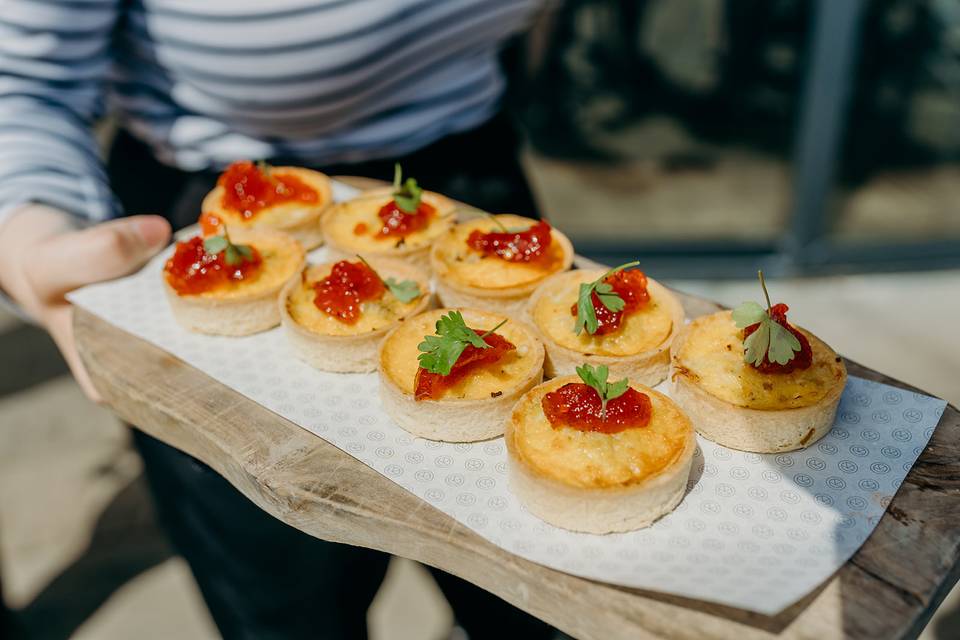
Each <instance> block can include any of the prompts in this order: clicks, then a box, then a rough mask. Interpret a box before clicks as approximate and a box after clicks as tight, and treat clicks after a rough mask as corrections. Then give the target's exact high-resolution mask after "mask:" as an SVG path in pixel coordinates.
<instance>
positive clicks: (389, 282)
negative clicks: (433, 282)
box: [280, 257, 431, 373]
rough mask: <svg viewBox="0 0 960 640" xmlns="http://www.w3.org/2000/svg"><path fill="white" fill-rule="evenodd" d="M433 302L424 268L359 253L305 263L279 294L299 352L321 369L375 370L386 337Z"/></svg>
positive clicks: (284, 321)
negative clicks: (381, 343)
mask: <svg viewBox="0 0 960 640" xmlns="http://www.w3.org/2000/svg"><path fill="white" fill-rule="evenodd" d="M430 301H431V294H430V282H429V278H428V277H427V276H426V274H424V273H423V272H422V271H419V270H417V269H415V268H414V267H411V266H410V265H408V264H406V263H403V262H400V261H398V260H390V259H387V258H370V260H369V261H367V260H366V259H364V258H359V257H358V258H355V259H353V260H341V261H339V262H327V263H324V264H318V265H312V266H308V267H306V268H305V269H304V270H303V272H302V273H301V276H300V278H295V279H294V280H292V281H291V282H289V283H288V284H287V286H286V287H285V288H284V290H283V292H282V293H281V294H280V319H281V322H282V324H283V328H284V332H285V333H286V335H287V338H288V339H289V341H290V344H291V346H292V347H293V351H294V352H295V353H296V355H297V356H298V357H300V358H302V359H303V360H305V361H306V362H307V363H309V364H311V365H313V366H314V367H316V368H317V369H321V370H323V371H339V372H354V373H359V372H366V371H375V370H376V368H377V348H378V347H379V346H380V341H381V340H382V339H383V336H385V335H386V333H387V331H389V330H390V329H392V328H393V327H395V326H396V325H397V324H399V323H400V322H403V321H404V320H406V319H407V318H409V317H411V316H414V315H416V314H418V313H420V312H421V311H424V310H425V309H427V308H428V306H429V304H430Z"/></svg>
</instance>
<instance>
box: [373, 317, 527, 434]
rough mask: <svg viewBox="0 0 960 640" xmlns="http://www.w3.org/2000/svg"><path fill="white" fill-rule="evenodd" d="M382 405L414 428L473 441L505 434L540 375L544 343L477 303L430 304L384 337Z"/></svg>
mask: <svg viewBox="0 0 960 640" xmlns="http://www.w3.org/2000/svg"><path fill="white" fill-rule="evenodd" d="M379 375H380V395H381V400H382V401H383V408H384V410H386V412H387V413H388V414H389V415H390V416H391V417H392V418H393V419H394V420H395V421H396V423H397V424H398V425H400V426H401V427H403V428H404V429H406V430H407V431H409V432H410V433H412V434H414V435H416V436H420V437H422V438H428V439H431V440H442V441H445V442H472V441H476V440H486V439H488V438H493V437H496V436H499V435H502V434H503V427H504V423H505V422H506V419H507V417H508V416H509V415H510V409H511V408H512V407H513V404H514V403H515V402H516V401H517V398H519V397H520V396H521V395H522V394H523V393H524V392H525V391H527V390H528V389H530V388H531V387H533V386H534V385H535V384H537V383H539V382H540V380H542V378H543V345H541V344H540V341H539V340H537V338H536V337H535V336H534V333H533V331H532V329H530V328H528V327H527V326H526V325H524V324H523V323H521V322H517V321H515V320H509V321H508V320H507V318H506V317H504V316H502V315H500V314H495V313H489V312H485V311H478V310H473V309H459V310H452V309H437V310H433V311H427V312H425V313H422V314H420V315H419V316H416V317H414V318H411V319H410V320H407V321H406V322H403V323H401V324H400V325H399V326H398V327H396V328H395V329H393V330H392V331H391V332H390V333H388V334H387V337H386V338H384V340H383V342H382V343H381V344H380V362H379Z"/></svg>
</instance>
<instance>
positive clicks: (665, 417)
mask: <svg viewBox="0 0 960 640" xmlns="http://www.w3.org/2000/svg"><path fill="white" fill-rule="evenodd" d="M505 441H506V445H507V451H508V454H509V462H510V466H509V473H510V484H511V489H512V490H513V492H514V493H515V494H516V495H517V496H518V497H519V498H520V500H521V501H522V502H523V503H524V504H525V505H526V506H527V508H528V509H529V510H530V511H531V513H533V514H534V515H536V516H537V517H539V518H541V519H543V520H545V521H546V522H549V523H551V524H554V525H556V526H559V527H563V528H565V529H572V530H574V531H586V532H590V533H610V532H615V531H629V530H633V529H639V528H642V527H646V526H649V525H650V524H651V523H652V522H653V521H655V520H656V519H657V518H659V517H661V516H663V515H664V514H666V513H669V512H670V511H671V510H673V508H674V507H676V505H677V504H679V502H680V500H681V499H682V498H683V495H684V491H685V490H686V484H687V480H688V477H689V475H690V466H691V461H692V458H693V452H694V450H695V448H696V442H695V439H694V435H693V428H692V426H691V424H690V420H689V419H688V418H687V417H686V415H685V414H684V413H683V411H681V410H680V408H679V407H677V405H676V404H674V403H673V401H671V400H670V399H669V398H667V397H666V396H665V395H663V394H661V393H658V392H656V391H653V390H652V389H650V388H649V387H646V386H644V385H640V384H637V383H634V382H631V381H629V380H628V379H626V378H623V379H621V380H617V381H614V380H612V379H610V378H609V371H608V369H607V368H606V367H604V366H600V367H596V368H594V367H591V366H590V365H588V364H585V365H582V366H580V367H578V369H577V375H575V376H563V377H560V378H554V379H553V380H550V381H549V382H545V383H543V384H541V385H539V386H537V387H535V388H533V389H531V390H530V391H528V392H527V393H526V394H525V395H524V396H523V397H522V398H521V399H520V401H519V402H518V403H517V405H516V406H515V408H514V410H513V412H512V415H511V417H510V420H509V422H508V426H507V429H506V434H505Z"/></svg>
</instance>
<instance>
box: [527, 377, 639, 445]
mask: <svg viewBox="0 0 960 640" xmlns="http://www.w3.org/2000/svg"><path fill="white" fill-rule="evenodd" d="M540 406H541V408H542V409H543V414H544V415H545V416H547V420H549V421H550V425H551V426H552V427H553V428H554V429H557V428H559V427H571V428H573V429H577V430H578V431H599V432H600V433H619V432H620V431H626V430H627V429H635V428H638V427H645V426H647V425H648V424H650V417H651V415H652V414H653V405H652V404H651V403H650V396H648V395H647V394H645V393H640V392H639V391H637V390H636V389H634V388H633V387H630V388H628V389H627V390H626V392H625V393H624V394H623V395H621V396H619V397H617V398H614V399H613V400H610V401H609V402H607V415H606V416H605V417H603V416H602V415H601V414H602V403H601V401H600V394H598V393H597V391H596V389H594V388H593V387H591V386H589V385H586V384H583V383H582V382H568V383H567V384H565V385H563V386H562V387H560V388H559V389H557V390H556V391H551V392H550V393H547V394H546V395H544V396H543V399H542V400H541V401H540Z"/></svg>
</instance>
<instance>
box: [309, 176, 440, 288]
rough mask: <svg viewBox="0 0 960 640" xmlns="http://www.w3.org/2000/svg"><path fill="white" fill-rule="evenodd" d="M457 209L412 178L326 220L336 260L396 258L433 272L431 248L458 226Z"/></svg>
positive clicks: (397, 179) (339, 208)
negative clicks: (430, 269) (422, 187)
mask: <svg viewBox="0 0 960 640" xmlns="http://www.w3.org/2000/svg"><path fill="white" fill-rule="evenodd" d="M455 209H456V207H455V205H454V203H453V201H452V200H450V199H449V198H446V197H444V196H442V195H440V194H439V193H433V192H432V191H424V190H423V189H421V188H420V186H419V185H418V184H417V181H416V180H414V179H413V178H407V179H406V180H405V181H402V180H401V173H400V168H399V166H398V167H397V170H396V173H395V175H394V184H393V186H392V187H388V188H384V189H373V190H370V191H365V192H363V193H362V194H360V195H359V196H357V197H356V198H353V199H352V200H347V201H345V202H340V203H338V204H336V205H334V206H333V207H332V208H331V209H330V211H329V212H327V214H326V215H325V216H324V217H323V220H322V228H323V234H324V237H325V238H326V240H327V244H328V246H329V248H330V251H331V255H333V256H335V257H338V258H342V257H352V256H354V255H356V254H360V255H364V256H368V257H382V258H396V259H399V260H403V261H404V262H408V263H410V264H411V265H413V266H415V267H417V268H419V269H423V270H425V271H426V270H429V268H430V266H429V254H430V246H431V245H432V244H433V242H434V241H435V240H436V239H437V238H439V237H440V236H441V235H443V233H444V232H445V231H446V230H447V229H449V228H450V225H451V224H453V218H454V213H455Z"/></svg>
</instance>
